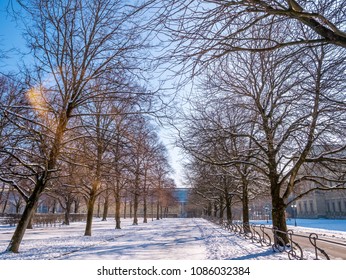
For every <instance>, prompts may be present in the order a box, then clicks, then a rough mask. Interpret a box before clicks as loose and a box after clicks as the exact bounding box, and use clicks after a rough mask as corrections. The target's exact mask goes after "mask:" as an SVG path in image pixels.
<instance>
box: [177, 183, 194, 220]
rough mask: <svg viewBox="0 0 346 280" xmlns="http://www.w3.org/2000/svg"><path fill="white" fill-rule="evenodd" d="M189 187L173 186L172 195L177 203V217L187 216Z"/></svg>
mask: <svg viewBox="0 0 346 280" xmlns="http://www.w3.org/2000/svg"><path fill="white" fill-rule="evenodd" d="M189 192H190V189H188V188H175V189H174V190H173V196H174V198H175V200H176V202H177V203H178V206H177V209H176V212H177V213H176V214H177V217H179V218H186V217H187V216H188V213H187V209H186V205H187V203H188V197H189Z"/></svg>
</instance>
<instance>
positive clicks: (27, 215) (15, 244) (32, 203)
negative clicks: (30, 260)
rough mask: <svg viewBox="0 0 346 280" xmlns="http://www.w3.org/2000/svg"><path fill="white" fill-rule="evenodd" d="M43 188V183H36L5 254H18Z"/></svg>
mask: <svg viewBox="0 0 346 280" xmlns="http://www.w3.org/2000/svg"><path fill="white" fill-rule="evenodd" d="M44 187H45V184H44V182H43V181H40V180H39V181H37V182H36V185H35V189H34V191H33V192H32V194H31V196H30V197H29V198H28V200H27V203H26V206H25V209H24V212H23V214H22V216H21V218H20V220H19V222H18V225H17V227H16V230H15V232H14V234H13V236H12V239H11V241H10V243H9V245H8V247H7V249H6V251H7V252H13V253H18V251H19V246H20V243H21V242H22V239H23V237H24V234H25V231H26V229H27V227H28V225H29V223H30V220H31V218H32V216H33V215H34V214H35V211H36V208H37V205H38V201H39V198H40V195H41V193H42V191H43V190H44Z"/></svg>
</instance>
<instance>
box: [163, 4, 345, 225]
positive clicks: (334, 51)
mask: <svg viewBox="0 0 346 280" xmlns="http://www.w3.org/2000/svg"><path fill="white" fill-rule="evenodd" d="M344 4H345V2H344V1H328V0H321V1H288V0H287V1H286V0H282V1H271V0H268V1H250V0H249V1H189V2H188V3H187V2H182V1H174V4H172V6H170V10H169V11H167V14H169V15H168V16H167V19H168V20H167V21H166V22H165V23H166V28H167V29H168V30H169V31H170V32H169V33H168V32H167V33H166V34H165V35H166V37H165V38H166V39H167V38H168V39H167V41H169V42H170V43H171V45H170V47H171V49H170V50H169V51H170V52H171V58H175V60H174V61H175V62H176V67H180V69H181V70H180V72H181V73H182V74H183V78H186V79H183V81H184V82H185V83H189V82H190V81H191V80H193V81H194V83H193V85H192V86H191V88H192V90H191V93H190V94H189V95H187V96H186V98H184V99H185V104H186V105H185V107H183V109H185V110H184V111H185V113H182V114H180V115H179V114H178V115H179V116H180V118H179V117H176V120H179V121H178V122H174V121H173V124H174V126H175V127H176V128H177V130H178V132H179V136H180V137H179V140H178V143H179V145H180V146H181V147H182V149H183V150H184V151H185V152H186V154H187V156H189V157H190V159H191V162H190V163H189V164H188V165H187V168H188V170H189V172H188V175H187V178H188V180H189V183H190V184H191V185H192V186H193V187H195V188H196V192H197V193H198V194H199V195H200V196H202V197H203V198H204V199H206V201H207V202H208V201H212V202H214V201H217V202H218V204H220V205H221V206H220V207H219V208H221V209H224V208H225V209H227V218H228V219H230V218H231V214H230V210H229V207H230V205H231V201H230V200H231V199H233V198H234V197H236V198H237V199H238V200H240V201H241V202H242V206H243V215H242V216H243V220H244V222H245V223H246V222H248V221H249V210H248V209H249V206H248V203H249V199H255V197H258V196H260V195H266V196H268V197H270V200H271V204H272V207H271V209H272V218H273V225H274V226H275V227H277V228H278V229H279V230H282V231H286V230H287V227H286V220H285V209H286V207H287V206H288V205H290V204H291V203H293V202H294V201H295V200H296V199H297V198H299V197H302V196H303V195H305V194H306V193H309V192H311V191H312V190H313V189H321V190H330V189H339V188H345V186H346V178H345V169H346V143H345V136H346V126H345V124H346V123H345V120H346V119H345V117H346V106H345V105H346V99H345V96H346V95H345V86H346V84H345V70H346V69H345V67H346V64H345V57H346V52H345V44H344V42H345V33H344V32H343V31H342V29H343V28H344V23H345V20H346V18H345V17H344V16H343V15H344V12H345V7H344V6H343V5H344ZM167 29H166V30H167ZM174 40H175V41H174ZM174 42H177V43H174ZM175 70H176V69H175ZM179 113H181V112H179ZM180 124H183V125H180ZM317 170H319V172H317ZM321 170H323V171H321ZM304 182H313V188H310V189H309V190H304V191H299V189H298V186H299V185H300V184H303V183H304Z"/></svg>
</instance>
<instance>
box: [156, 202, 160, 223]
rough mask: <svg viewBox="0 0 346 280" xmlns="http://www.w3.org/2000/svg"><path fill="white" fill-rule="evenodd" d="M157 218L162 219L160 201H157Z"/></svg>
mask: <svg viewBox="0 0 346 280" xmlns="http://www.w3.org/2000/svg"><path fill="white" fill-rule="evenodd" d="M156 220H160V202H159V201H158V202H157V203H156Z"/></svg>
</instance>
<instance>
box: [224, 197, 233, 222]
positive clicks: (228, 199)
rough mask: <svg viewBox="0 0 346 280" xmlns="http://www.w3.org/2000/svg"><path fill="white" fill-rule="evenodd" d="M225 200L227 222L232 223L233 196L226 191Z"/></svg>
mask: <svg viewBox="0 0 346 280" xmlns="http://www.w3.org/2000/svg"><path fill="white" fill-rule="evenodd" d="M225 200H226V218H227V222H228V223H232V208H231V202H232V197H231V196H229V195H228V194H227V193H226V197H225Z"/></svg>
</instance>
